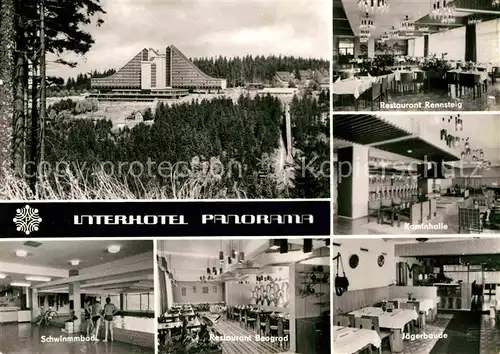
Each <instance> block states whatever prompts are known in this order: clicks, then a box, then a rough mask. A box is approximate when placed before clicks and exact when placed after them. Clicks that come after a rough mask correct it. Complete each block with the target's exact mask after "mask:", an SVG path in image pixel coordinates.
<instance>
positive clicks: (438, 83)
mask: <svg viewBox="0 0 500 354" xmlns="http://www.w3.org/2000/svg"><path fill="white" fill-rule="evenodd" d="M445 57H446V53H445V54H443V55H442V56H441V58H438V57H437V55H436V54H433V55H432V56H430V57H427V58H425V60H424V62H423V64H422V70H423V71H425V72H426V76H427V77H428V78H429V83H428V84H429V85H430V86H431V87H432V88H439V89H446V90H447V89H448V85H447V83H446V81H445V80H443V78H444V76H445V75H446V72H448V71H450V70H451V65H450V64H449V63H448V60H446V58H445Z"/></svg>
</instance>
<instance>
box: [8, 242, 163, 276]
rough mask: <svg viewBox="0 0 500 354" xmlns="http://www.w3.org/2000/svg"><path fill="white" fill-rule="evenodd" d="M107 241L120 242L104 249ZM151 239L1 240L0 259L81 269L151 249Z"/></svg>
mask: <svg viewBox="0 0 500 354" xmlns="http://www.w3.org/2000/svg"><path fill="white" fill-rule="evenodd" d="M110 245H120V247H121V250H120V252H118V253H115V254H111V253H109V252H108V251H107V249H108V246H110ZM153 247H154V245H153V241H149V240H147V241H140V240H120V241H85V240H78V241H42V242H41V245H40V246H39V247H36V248H34V247H29V246H26V245H25V242H24V241H19V242H17V241H7V242H2V247H1V248H0V262H6V263H22V264H23V265H32V266H40V267H49V268H60V269H67V270H69V269H83V268H86V267H93V266H97V265H100V264H104V263H107V262H111V261H114V260H117V259H122V258H125V257H129V256H133V255H136V254H140V253H144V252H147V251H152V250H153ZM16 250H25V251H27V252H28V256H27V257H26V258H19V257H17V256H16ZM73 259H78V260H80V265H79V266H76V267H74V266H72V265H71V264H70V263H69V262H70V261H71V260H73Z"/></svg>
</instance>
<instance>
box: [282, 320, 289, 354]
mask: <svg viewBox="0 0 500 354" xmlns="http://www.w3.org/2000/svg"><path fill="white" fill-rule="evenodd" d="M283 334H284V335H285V337H288V340H284V341H283V349H285V350H287V349H289V348H290V320H289V319H287V318H284V319H283Z"/></svg>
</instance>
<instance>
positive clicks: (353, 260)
mask: <svg viewBox="0 0 500 354" xmlns="http://www.w3.org/2000/svg"><path fill="white" fill-rule="evenodd" d="M358 264H359V256H358V255H357V254H353V255H351V256H350V257H349V267H351V268H352V269H356V268H357V267H358Z"/></svg>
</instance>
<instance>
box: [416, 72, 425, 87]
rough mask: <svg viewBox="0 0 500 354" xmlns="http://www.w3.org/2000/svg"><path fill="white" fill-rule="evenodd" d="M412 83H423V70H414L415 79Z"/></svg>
mask: <svg viewBox="0 0 500 354" xmlns="http://www.w3.org/2000/svg"><path fill="white" fill-rule="evenodd" d="M413 84H414V85H415V84H416V85H419V84H420V85H424V84H425V72H424V71H417V72H415V79H414V81H413Z"/></svg>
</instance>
